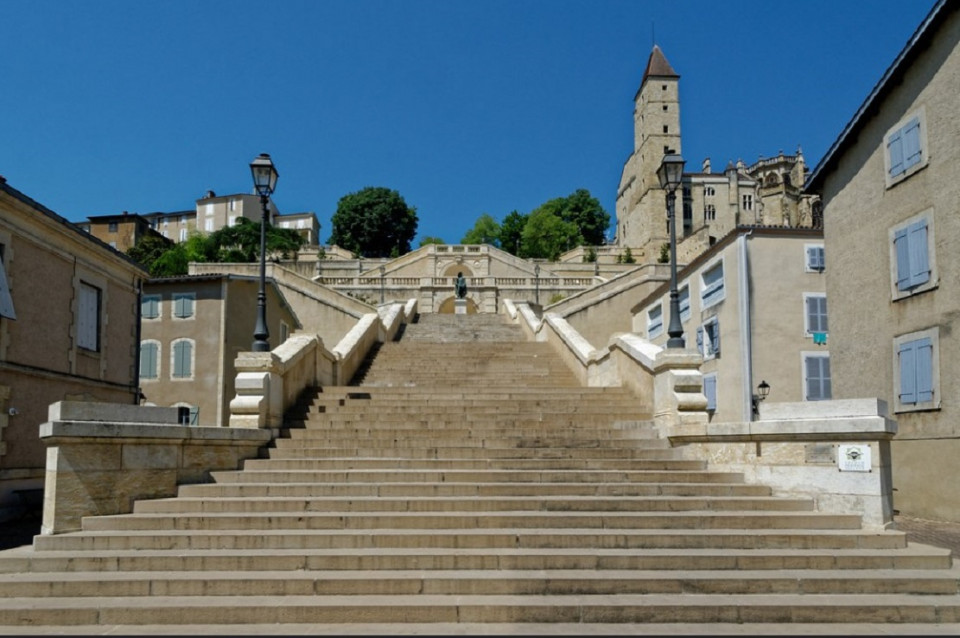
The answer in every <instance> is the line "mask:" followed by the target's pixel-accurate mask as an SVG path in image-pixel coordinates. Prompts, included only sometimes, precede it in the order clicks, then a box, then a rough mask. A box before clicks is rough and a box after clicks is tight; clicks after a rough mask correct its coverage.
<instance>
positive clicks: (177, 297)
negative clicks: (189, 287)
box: [173, 292, 197, 319]
mask: <svg viewBox="0 0 960 638" xmlns="http://www.w3.org/2000/svg"><path fill="white" fill-rule="evenodd" d="M196 299H197V295H196V294H195V293H192V292H176V293H174V294H173V316H174V318H176V319H192V318H193V314H194V311H193V306H194V303H195V302H196Z"/></svg>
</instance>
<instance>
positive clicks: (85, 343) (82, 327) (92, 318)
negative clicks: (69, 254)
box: [77, 281, 100, 352]
mask: <svg viewBox="0 0 960 638" xmlns="http://www.w3.org/2000/svg"><path fill="white" fill-rule="evenodd" d="M77 345H78V346H79V347H81V348H83V349H84V350H91V351H93V352H99V351H100V289H99V288H97V287H96V286H91V285H90V284H88V283H86V282H84V281H81V282H80V290H79V291H78V298H77Z"/></svg>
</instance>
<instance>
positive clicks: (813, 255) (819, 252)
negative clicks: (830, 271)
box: [803, 244, 827, 273]
mask: <svg viewBox="0 0 960 638" xmlns="http://www.w3.org/2000/svg"><path fill="white" fill-rule="evenodd" d="M826 268H827V262H826V253H824V250H823V244H804V245H803V271H804V272H817V273H820V272H823V271H824V270H826Z"/></svg>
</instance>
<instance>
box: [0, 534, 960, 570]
mask: <svg viewBox="0 0 960 638" xmlns="http://www.w3.org/2000/svg"><path fill="white" fill-rule="evenodd" d="M19 549H21V548H17V549H13V550H7V551H6V552H0V565H2V566H3V567H4V571H5V572H7V571H24V569H25V567H24V565H27V564H30V563H31V562H35V561H38V560H45V559H47V558H51V559H53V558H57V559H58V560H61V561H63V560H67V561H69V560H70V559H76V560H77V561H81V560H84V556H86V554H85V552H90V551H102V552H117V551H133V552H135V553H134V554H132V555H130V556H128V557H126V560H127V561H128V562H130V564H135V561H136V559H137V557H138V556H140V554H138V553H137V552H157V553H158V554H162V555H167V556H170V554H169V552H177V555H179V554H180V553H181V552H184V551H188V550H214V551H216V552H221V553H222V552H227V553H232V552H236V551H243V550H250V551H256V552H262V551H265V550H290V551H293V552H303V551H306V550H316V549H330V550H337V551H342V550H360V549H364V550H368V549H369V550H374V549H375V550H381V551H384V552H388V553H391V552H396V553H409V552H408V551H407V550H412V549H429V550H431V553H432V552H433V551H434V550H437V549H446V550H450V551H453V552H455V553H458V554H464V555H467V554H470V553H472V552H474V551H476V550H485V551H488V552H492V553H494V554H496V555H500V554H504V555H505V554H507V553H516V554H518V555H519V554H530V555H539V556H541V557H542V558H543V559H544V560H552V559H551V558H550V557H551V556H553V555H554V554H556V555H562V556H565V557H566V558H564V559H563V560H561V561H559V562H557V563H556V565H557V566H560V565H564V564H571V565H573V564H576V565H580V564H581V563H580V562H573V561H577V560H579V559H576V558H574V557H575V556H586V557H590V556H593V559H592V561H593V562H591V559H590V558H585V559H583V560H585V561H586V562H585V563H583V564H584V565H587V566H594V567H595V566H597V565H599V564H601V557H605V558H606V560H612V559H611V557H612V556H620V554H618V553H617V550H621V553H622V556H621V559H622V558H623V556H626V557H628V558H627V559H628V560H632V561H635V562H631V563H630V564H632V565H640V564H641V563H640V562H636V561H641V560H642V559H643V558H644V557H647V556H654V555H656V554H655V552H658V551H661V550H703V551H706V552H710V551H712V552H716V553H719V554H720V555H723V556H729V557H731V558H735V557H736V556H737V555H736V554H735V553H731V551H732V550H745V551H746V550H748V551H750V552H751V555H764V557H765V558H766V559H769V561H770V563H769V564H775V562H776V560H777V559H776V557H777V556H780V557H781V558H780V560H781V563H780V564H781V565H783V566H791V565H792V566H793V567H796V566H798V565H799V564H800V562H799V561H802V560H804V559H803V556H807V555H810V556H819V555H827V556H834V557H836V559H837V560H842V559H841V556H848V557H849V561H855V560H857V559H858V557H863V556H870V555H871V553H872V552H878V554H876V555H879V556H882V557H885V560H886V561H887V562H886V563H882V560H881V564H880V565H879V567H886V568H890V567H893V566H895V565H896V564H898V563H897V561H898V560H903V558H902V557H905V556H913V557H914V559H916V558H918V557H919V559H920V560H923V561H926V560H930V561H933V563H925V564H935V565H940V566H947V567H948V566H949V565H950V561H951V558H950V555H949V552H948V551H946V550H942V549H939V548H928V547H926V546H923V545H918V544H915V543H911V544H909V545H908V544H907V541H906V535H905V534H903V533H901V532H889V531H883V530H880V531H872V530H862V529H808V528H804V529H789V528H785V529H772V528H758V529H749V530H748V529H719V528H713V529H696V528H690V529H661V528H649V529H643V528H636V529H627V528H616V529H604V528H599V527H590V528H576V527H565V528H562V529H537V528H519V527H506V528H499V529H483V530H478V529H476V528H466V529H457V528H451V529H433V530H430V533H424V532H423V530H420V529H401V528H398V529H369V530H364V531H363V533H358V531H357V530H356V529H299V530H291V529H263V530H259V529H258V530H256V532H251V531H247V530H238V529H232V530H231V529H224V530H213V531H211V530H202V529H188V530H175V529H166V530H159V531H158V530H135V529H127V530H98V531H91V530H86V531H82V532H71V533H65V534H58V535H55V536H37V537H35V538H34V544H33V547H32V548H31V547H27V548H26V549H27V550H29V551H26V552H18V550H19ZM34 549H35V550H36V553H35V552H34V551H33V550H34ZM398 550H404V551H398ZM575 550H576V551H575ZM49 552H61V553H62V554H59V555H57V556H53V555H52V554H50V553H49ZM77 552H80V553H77ZM651 552H654V553H651ZM764 552H766V553H764ZM824 552H825V554H824ZM221 555H223V554H221ZM344 555H346V554H344ZM669 555H671V554H670V553H669V552H666V553H664V554H663V557H664V560H666V557H667V556H669ZM143 556H147V555H146V554H143ZM630 557H632V558H630ZM790 557H794V558H796V561H798V562H791V560H790ZM107 558H109V557H107ZM174 558H176V556H174ZM568 558H569V561H570V562H569V563H567V562H565V561H566V560H567V559H568ZM210 560H214V559H213V558H211V559H210ZM515 560H520V559H519V558H517V559H515ZM849 561H848V562H844V563H843V564H844V565H852V564H854V563H853V562H849ZM51 564H54V563H51ZM59 564H61V565H62V564H63V563H62V562H61V563H59ZM77 564H78V565H79V564H80V563H79V562H78V563H77ZM728 564H730V565H734V564H735V562H734V563H728ZM765 564H768V563H765ZM838 564H840V563H832V565H834V566H836V565H838ZM856 564H861V565H866V564H868V563H856Z"/></svg>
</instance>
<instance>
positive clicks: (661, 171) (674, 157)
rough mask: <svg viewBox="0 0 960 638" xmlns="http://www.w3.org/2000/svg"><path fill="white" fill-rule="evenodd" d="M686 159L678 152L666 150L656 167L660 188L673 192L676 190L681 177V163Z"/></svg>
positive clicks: (684, 162)
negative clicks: (658, 165)
mask: <svg viewBox="0 0 960 638" xmlns="http://www.w3.org/2000/svg"><path fill="white" fill-rule="evenodd" d="M684 164H686V161H685V160H684V159H683V157H681V156H680V155H679V154H678V153H674V152H673V151H668V152H667V154H666V155H664V156H663V161H661V162H660V167H659V168H658V169H657V179H659V180H660V188H662V189H663V190H665V191H668V192H673V191H675V190H677V186H679V185H680V181H681V180H682V179H683V165H684Z"/></svg>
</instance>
